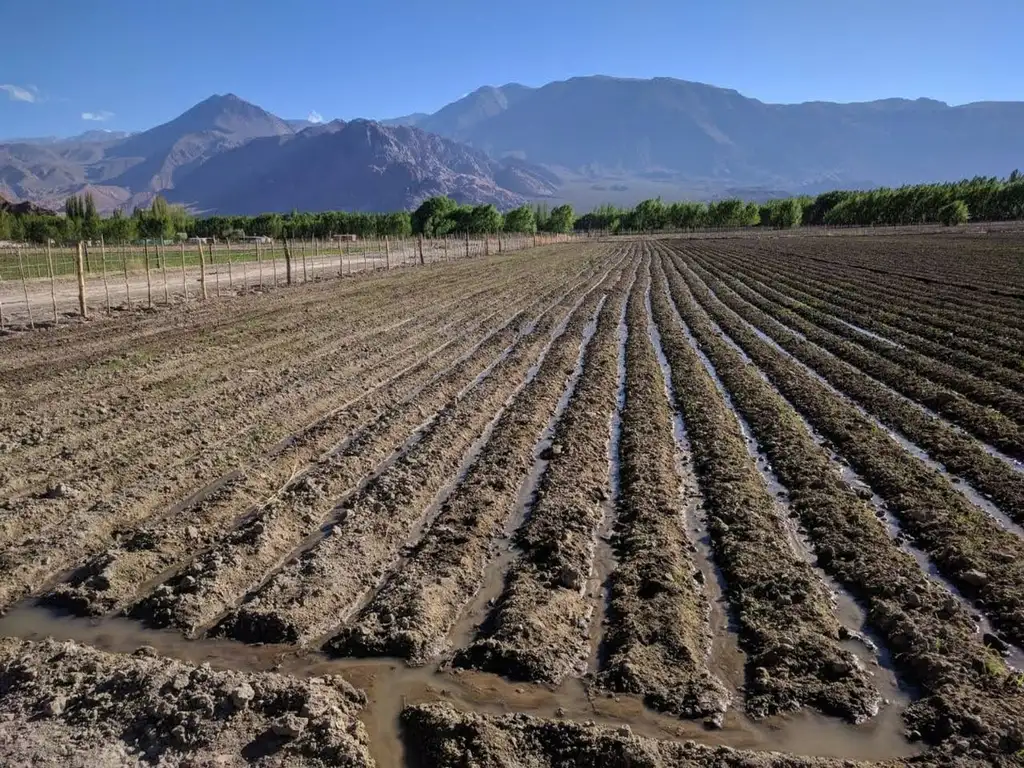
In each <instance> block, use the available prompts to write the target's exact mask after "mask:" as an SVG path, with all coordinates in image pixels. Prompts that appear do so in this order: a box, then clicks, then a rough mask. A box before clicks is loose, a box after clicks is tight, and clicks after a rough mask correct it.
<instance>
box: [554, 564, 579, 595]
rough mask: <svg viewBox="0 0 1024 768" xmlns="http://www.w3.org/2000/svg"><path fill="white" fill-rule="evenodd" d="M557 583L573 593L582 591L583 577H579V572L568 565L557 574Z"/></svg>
mask: <svg viewBox="0 0 1024 768" xmlns="http://www.w3.org/2000/svg"><path fill="white" fill-rule="evenodd" d="M558 583H559V584H560V585H561V586H563V587H565V588H566V589H571V590H574V591H576V590H581V589H583V577H582V576H580V572H579V571H578V570H576V569H575V568H573V567H571V566H568V565H567V566H565V567H564V568H562V571H561V573H559V574H558Z"/></svg>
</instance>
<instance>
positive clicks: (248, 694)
mask: <svg viewBox="0 0 1024 768" xmlns="http://www.w3.org/2000/svg"><path fill="white" fill-rule="evenodd" d="M230 696H231V703H232V704H234V705H235V706H236V707H237V708H238V709H244V708H245V707H247V706H248V705H249V702H250V701H252V700H253V699H255V698H256V691H254V690H253V688H252V686H251V685H249V684H248V683H242V684H241V685H239V686H238V687H237V688H234V689H233V690H232V691H231V694H230Z"/></svg>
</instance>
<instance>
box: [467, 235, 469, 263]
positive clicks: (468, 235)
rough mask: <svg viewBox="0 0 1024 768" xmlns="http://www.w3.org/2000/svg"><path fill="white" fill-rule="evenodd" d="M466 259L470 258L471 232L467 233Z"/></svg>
mask: <svg viewBox="0 0 1024 768" xmlns="http://www.w3.org/2000/svg"><path fill="white" fill-rule="evenodd" d="M466 258H467V259H468V258H469V232H467V233H466Z"/></svg>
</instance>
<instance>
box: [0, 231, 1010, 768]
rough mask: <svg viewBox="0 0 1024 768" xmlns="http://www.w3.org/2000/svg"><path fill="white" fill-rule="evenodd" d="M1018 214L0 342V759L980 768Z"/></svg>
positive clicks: (545, 259) (476, 268) (540, 256)
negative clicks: (954, 225)
mask: <svg viewBox="0 0 1024 768" xmlns="http://www.w3.org/2000/svg"><path fill="white" fill-rule="evenodd" d="M1021 237H1022V235H1020V234H1014V233H1003V234H1000V235H999V236H998V237H994V238H984V237H982V236H980V235H976V234H971V235H966V236H965V235H949V236H948V239H945V238H944V237H943V236H941V235H927V236H923V235H903V236H901V237H900V238H881V237H880V238H877V239H875V238H871V237H855V238H854V237H851V238H845V239H840V238H827V239H826V238H816V237H799V236H795V237H778V238H774V237H773V238H769V239H768V240H767V241H757V240H752V239H749V238H742V237H732V238H708V239H694V238H681V239H675V240H672V239H657V240H644V239H632V240H609V241H605V242H589V243H573V244H564V245H558V246H551V247H541V248H535V249H530V250H526V251H522V252H518V253H512V254H509V253H505V254H501V255H496V254H495V255H492V256H489V257H487V258H480V259H472V260H463V261H461V262H453V263H442V264H434V265H428V266H425V267H422V268H417V269H407V270H406V269H403V270H394V271H391V272H388V273H385V272H383V271H379V272H376V273H369V274H365V275H362V276H360V277H359V278H358V279H351V280H337V279H335V280H323V281H311V282H309V283H307V284H306V285H300V286H293V287H292V288H290V289H284V288H282V289H280V290H267V291H255V292H254V291H251V290H250V291H248V292H245V291H243V292H242V295H239V296H235V297H233V298H232V299H231V300H230V301H228V300H225V301H209V302H188V303H183V302H177V303H175V302H173V301H172V302H170V303H171V305H172V306H169V307H167V308H165V309H161V310H160V311H155V312H148V311H139V310H138V308H137V307H136V308H135V310H134V311H132V312H128V311H124V312H114V313H112V316H111V317H110V318H103V319H101V320H97V321H90V322H87V323H73V324H62V325H59V326H58V327H54V328H45V329H37V330H35V331H33V332H21V331H18V332H16V333H11V334H8V335H6V336H4V337H3V338H0V611H2V612H3V615H0V764H3V765H18V766H20V765H54V766H56V765H72V766H92V765H100V766H108V765H109V766H122V765H132V766H139V765H167V766H186V765H229V766H230V765H238V766H241V765H255V766H277V765H281V766H284V765H289V766H298V765H311V766H317V765H324V766H326V765H346V766H362V765H366V766H369V765H380V766H385V765H386V766H392V765H410V766H450V765H464V766H470V765H481V766H482V765H489V766H524V768H525V766H530V768H535V767H536V766H552V768H553V767H554V766H573V765H579V766H584V765H594V764H609V765H613V766H616V765H623V766H625V765H650V766H661V765H666V766H667V765H693V766H719V767H721V766H780V767H781V766H789V767H796V766H801V767H802V766H808V767H811V766H821V767H822V768H826V767H831V766H839V765H844V766H849V765H862V764H864V765H868V764H870V765H878V766H896V765H922V766H924V765H929V766H983V765H985V766H989V765H995V766H1000V767H1001V766H1011V765H1016V764H1019V761H1020V755H1021V754H1022V752H1021V750H1024V697H1022V693H1021V691H1022V686H1024V676H1022V670H1021V669H1020V667H1021V666H1024V664H1022V660H1024V649H1022V648H1021V647H1020V646H1021V644H1022V643H1021V637H1022V635H1021V626H1022V619H1021V616H1024V579H1022V577H1021V575H1020V572H1021V565H1020V563H1021V562H1024V558H1022V557H1019V555H1021V554H1022V552H1024V550H1022V547H1024V544H1022V543H1021V534H1020V531H1019V529H1018V528H1015V527H1013V526H1014V525H1015V523H1013V522H1012V521H1013V519H1014V518H1019V517H1020V514H1021V511H1020V508H1019V496H1020V493H1019V488H1020V479H1019V477H1018V476H1019V475H1020V474H1021V472H1022V471H1024V470H1022V469H1021V468H1020V467H1019V466H1017V465H1015V464H1014V463H1013V461H1012V458H1013V457H1012V456H1010V455H1009V453H1010V452H1012V451H1013V450H1015V448H1014V445H1016V443H1017V442H1019V436H1018V435H1017V427H1016V426H1014V425H1015V424H1016V421H1015V419H1016V416H1015V411H1014V408H1015V405H1014V403H1015V402H1016V398H1017V397H1018V394H1019V393H1017V390H1016V389H1015V388H1014V382H1015V381H1016V379H1017V375H1018V372H1019V370H1021V368H1020V366H1018V365H1017V364H1016V362H1014V361H1015V360H1017V359H1018V358H1021V357H1024V350H1022V349H1020V348H1019V338H1018V337H1019V336H1020V334H1018V333H1017V332H1016V331H1017V330H1022V328H1020V327H1019V326H1020V324H1019V323H1018V322H1017V321H1016V320H1015V319H1014V318H1015V316H1016V313H1015V308H1016V309H1017V310H1019V309H1024V307H1022V306H1020V302H1021V299H1020V298H1019V296H1018V294H1020V295H1024V283H1022V282H1021V279H1020V271H1019V268H1018V266H1017V262H1016V261H1015V260H1014V256H1013V254H1014V253H1019V249H1020V247H1021V245H1022V242H1024V241H1022V240H1021ZM965 248H966V249H968V250H970V252H971V254H972V258H973V261H972V262H971V263H972V265H973V266H972V267H971V268H970V269H968V268H966V267H965V263H966V262H965V261H964V249H965ZM907 254H909V255H907ZM801 259H803V260H806V262H807V263H808V264H809V265H811V267H812V268H813V269H812V268H809V269H808V270H807V272H808V274H804V273H802V272H801V270H800V263H801ZM773 270H777V271H778V273H779V274H780V275H781V276H782V278H781V279H780V280H778V281H777V282H773V281H771V280H770V279H769V278H770V277H771V275H772V273H773ZM812 271H813V275H812V274H810V273H811V272H812ZM222 277H224V275H222ZM237 277H238V274H237V272H236V273H234V274H232V275H231V278H230V279H231V280H232V281H235V280H236V279H237ZM873 281H874V282H873ZM873 286H875V287H873ZM876 288H877V290H876ZM846 291H855V292H860V293H861V294H863V295H864V297H865V303H864V308H863V311H860V310H857V309H856V308H855V307H853V306H852V305H851V304H850V302H849V301H847V299H846V298H844V292H846ZM903 296H905V297H906V306H905V307H904V306H898V307H897V308H896V309H894V310H893V311H891V312H889V311H887V310H885V309H884V307H885V306H886V305H887V304H888V305H892V304H894V303H898V299H899V297H903ZM44 298H46V297H44ZM946 302H948V303H949V304H948V306H949V307H955V308H958V309H948V308H947V304H946ZM961 310H962V316H963V319H962V320H958V317H960V315H959V314H958V313H959V312H961ZM1000 318H1006V322H1007V327H1008V328H1010V329H1014V330H1013V332H1011V333H1007V334H1005V335H1004V336H1002V337H997V335H994V334H991V333H989V329H990V327H992V326H993V325H994V324H996V323H998V321H999V319H1000ZM932 319H934V324H930V323H932ZM958 322H963V323H967V324H971V325H972V328H971V329H970V330H969V332H965V333H964V334H963V335H962V336H959V335H957V334H953V335H949V334H948V333H947V331H948V329H949V328H956V327H957V325H956V324H957V323H958ZM866 332H869V333H870V334H872V335H869V333H866ZM812 337H813V339H812ZM893 350H895V351H893ZM944 350H945V351H948V353H949V354H948V355H944V354H943V351H944ZM840 358H841V359H840ZM973 361H985V362H984V364H982V365H980V366H974V364H973ZM990 373H991V374H992V376H991V379H992V380H994V381H998V385H993V386H991V387H986V385H985V383H986V382H987V381H989V378H990V376H989V374H990ZM1015 393H1017V394H1015ZM975 417H977V418H975ZM890 424H891V425H895V426H892V427H883V426H880V425H890ZM897 427H898V429H897ZM904 430H905V431H906V432H907V433H908V434H900V432H901V431H904ZM918 443H919V444H920V445H919V444H918ZM922 446H923V447H922ZM930 453H931V454H932V455H929V454H930ZM986 495H987V497H986ZM1008 521H1009V522H1008Z"/></svg>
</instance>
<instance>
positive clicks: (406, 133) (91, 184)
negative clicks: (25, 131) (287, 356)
mask: <svg viewBox="0 0 1024 768" xmlns="http://www.w3.org/2000/svg"><path fill="white" fill-rule="evenodd" d="M1022 159H1024V102H978V103H974V104H965V105H962V106H949V105H947V104H944V103H942V102H938V101H933V100H930V99H917V100H907V99H885V100H881V101H873V102H864V103H854V104H836V103H830V102H808V103H803V104H768V103H764V102H761V101H758V100H757V99H752V98H749V97H746V96H743V95H741V94H740V93H738V92H736V91H734V90H729V89H725V88H718V87H714V86H710V85H705V84H701V83H694V82H688V81H684V80H675V79H670V78H655V79H651V80H633V79H623V78H613V77H604V76H595V77H580V78H573V79H570V80H566V81H560V82H554V83H549V84H548V85H545V86H542V87H539V88H532V87H527V86H524V85H518V84H510V85H505V86H501V87H491V86H487V87H483V88H480V89H478V90H476V91H474V92H473V93H470V94H468V95H467V96H465V97H463V98H461V99H459V100H458V101H455V102H453V103H451V104H448V105H447V106H445V107H443V108H441V109H440V110H438V111H437V112H435V113H433V114H415V115H408V116H405V117H399V118H393V119H388V120H380V121H372V120H353V121H350V122H343V121H340V120H339V121H333V122H330V123H311V122H310V121H308V120H284V119H281V118H279V117H277V116H276V115H273V114H271V113H269V112H267V111H265V110H263V109H261V108H260V107H258V106H256V105H253V104H250V103H248V102H246V101H243V100H242V99H240V98H238V97H236V96H234V95H231V94H228V95H224V96H213V97H211V98H209V99H207V100H205V101H203V102H201V103H200V104H197V105H196V106H195V107H193V108H191V109H189V110H188V111H187V112H185V113H184V114H182V115H181V116H179V117H177V118H175V119H174V120H172V121H170V122H168V123H165V124H163V125H160V126H157V127H155V128H152V129H150V130H148V131H143V132H141V133H135V134H130V135H129V134H123V133H113V132H104V131H90V132H88V133H86V134H83V135H81V136H77V137H74V138H72V139H52V138H46V139H36V140H16V141H7V142H4V143H0V195H3V196H4V197H7V198H9V199H14V200H29V201H32V202H36V203H40V204H43V205H49V206H51V207H60V205H61V203H62V201H63V199H64V198H65V197H67V196H68V195H70V194H73V193H78V192H82V191H90V192H92V193H93V195H94V197H95V198H96V201H97V205H98V206H99V207H100V208H101V209H104V210H109V209H112V208H115V207H118V206H124V207H130V206H134V205H139V204H146V203H148V202H149V200H151V199H152V197H153V196H154V195H156V194H158V193H159V194H162V195H164V196H165V197H167V198H168V199H169V200H171V201H172V202H180V203H184V204H186V205H188V206H189V207H190V208H192V209H193V210H195V211H216V212H222V213H255V212H259V211H265V210H280V211H286V210H291V209H293V208H299V209H306V210H320V209H341V208H344V209H352V210H393V209H396V208H408V207H413V206H415V205H417V204H418V203H419V202H420V201H421V200H423V199H424V198H425V197H428V196H430V195H435V194H447V195H450V196H452V197H454V198H456V199H457V200H459V201H461V202H471V203H494V204H495V205H498V206H499V207H501V208H509V207H513V206H515V205H519V204H521V203H523V202H525V201H528V200H537V199H547V200H551V201H552V202H561V201H568V202H572V203H574V204H576V205H577V206H578V207H589V206H590V205H594V204H597V203H601V202H613V203H617V204H632V203H635V202H637V201H638V200H640V199H643V198H645V197H652V196H656V195H661V196H663V197H665V198H667V199H680V198H684V197H686V198H713V197H720V196H725V195H731V194H740V195H742V196H744V197H748V198H754V199H757V198H768V197H774V196H783V195H788V194H793V193H810V194H813V193H816V192H819V191H822V190H825V189H833V188H851V187H852V188H863V187H870V186H878V185H891V186H896V185H900V184H906V183H918V182H925V181H942V180H953V179H959V178H964V177H972V176H975V175H985V176H989V175H999V176H1003V175H1006V174H1007V173H1009V171H1010V170H1012V169H1013V168H1014V167H1016V166H1019V165H1021V164H1022V162H1021V161H1022Z"/></svg>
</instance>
